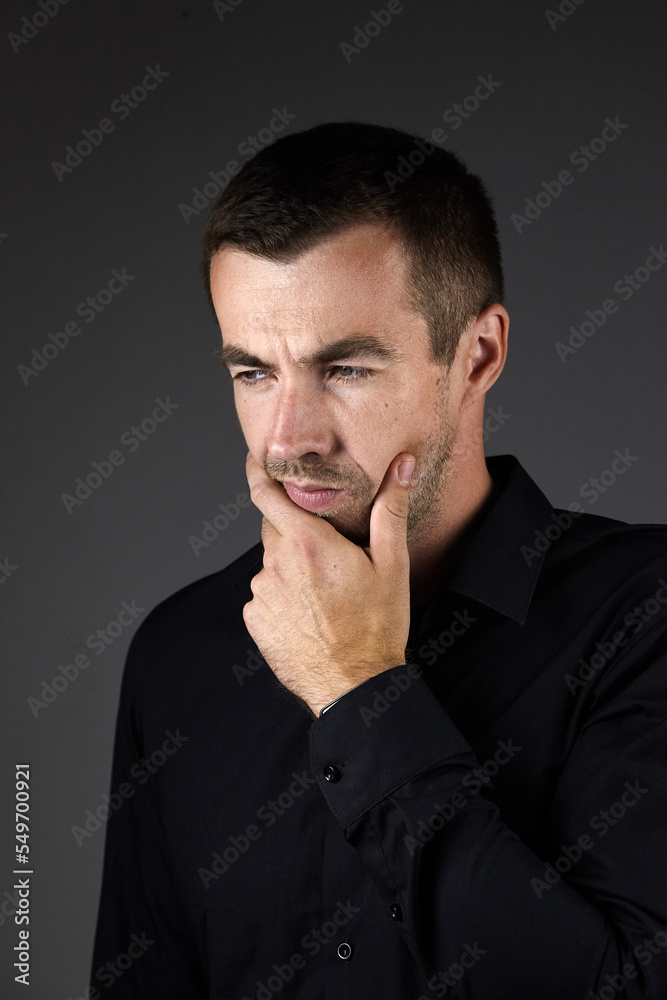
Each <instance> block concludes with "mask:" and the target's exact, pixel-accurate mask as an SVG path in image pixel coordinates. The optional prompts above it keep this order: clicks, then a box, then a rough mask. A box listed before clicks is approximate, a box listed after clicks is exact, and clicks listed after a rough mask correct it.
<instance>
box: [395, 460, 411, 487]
mask: <svg viewBox="0 0 667 1000" xmlns="http://www.w3.org/2000/svg"><path fill="white" fill-rule="evenodd" d="M414 468H415V463H414V462H400V463H399V466H398V479H399V482H401V483H403V485H404V486H407V485H408V484H409V482H410V480H411V479H412V473H413V472H414Z"/></svg>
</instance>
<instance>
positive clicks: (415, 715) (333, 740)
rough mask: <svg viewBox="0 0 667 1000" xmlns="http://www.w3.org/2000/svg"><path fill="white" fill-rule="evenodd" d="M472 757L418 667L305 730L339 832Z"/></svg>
mask: <svg viewBox="0 0 667 1000" xmlns="http://www.w3.org/2000/svg"><path fill="white" fill-rule="evenodd" d="M339 703H340V704H339ZM336 704H338V708H337V711H335V712H327V709H329V708H331V707H332V706H333V705H336ZM325 712H327V714H326V715H325V714H324V713H325ZM472 753H473V751H472V748H471V746H470V744H469V743H468V742H467V740H466V739H465V738H464V737H463V735H462V734H461V732H460V731H459V730H458V729H457V728H456V726H455V725H454V723H453V722H452V720H451V719H450V717H449V715H448V714H447V712H446V711H445V710H444V708H443V707H442V705H441V704H440V702H439V701H438V700H437V698H436V697H435V695H434V694H433V692H432V691H431V689H430V688H429V686H428V685H427V684H426V682H425V681H424V679H423V677H422V669H421V667H419V666H418V665H417V664H410V665H409V666H406V665H405V664H402V665H401V666H398V667H392V668H391V669H390V670H385V671H383V672H382V673H381V674H378V675H377V676H376V677H371V678H369V679H368V680H367V681H364V682H363V683H361V684H360V685H358V686H357V687H356V688H352V689H351V690H350V691H347V692H346V693H345V694H344V695H341V697H340V698H338V699H336V701H334V702H332V703H331V704H330V705H326V706H325V707H324V708H323V709H322V711H321V712H320V715H319V717H318V718H317V719H316V720H315V721H314V722H313V723H312V725H311V727H310V762H311V768H312V771H313V774H314V775H315V777H316V779H317V782H318V784H319V786H320V789H321V791H322V794H323V795H324V798H325V800H326V802H327V804H328V806H329V808H330V809H331V811H332V813H333V814H334V816H335V818H336V819H337V820H338V822H339V823H340V825H341V827H342V828H343V829H345V827H347V826H349V825H350V824H351V823H353V822H354V821H355V820H357V819H359V817H360V816H362V815H363V814H364V813H366V812H368V811H369V810H370V809H372V807H373V806H374V805H376V804H377V803H378V802H380V801H381V800H382V799H384V798H387V796H389V795H391V794H392V792H394V791H396V789H398V788H400V787H401V785H404V784H405V783H406V781H409V780H410V779H411V778H414V777H416V776H417V775H418V774H420V773H421V772H423V771H426V770H428V769H429V768H431V767H433V766H434V765H435V764H437V763H439V762H440V761H442V760H445V759H446V758H447V757H453V756H457V755H459V754H472Z"/></svg>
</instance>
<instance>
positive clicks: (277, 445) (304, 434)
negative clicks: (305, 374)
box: [266, 385, 334, 461]
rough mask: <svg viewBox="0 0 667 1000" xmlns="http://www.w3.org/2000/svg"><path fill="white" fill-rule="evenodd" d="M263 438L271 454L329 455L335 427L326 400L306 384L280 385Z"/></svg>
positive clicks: (278, 456)
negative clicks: (269, 426)
mask: <svg viewBox="0 0 667 1000" xmlns="http://www.w3.org/2000/svg"><path fill="white" fill-rule="evenodd" d="M274 406H275V409H274V411H273V414H272V420H271V428H270V432H269V435H268V438H267V441H266V447H267V454H268V455H269V456H270V457H271V458H276V459H280V460H281V461H290V460H294V459H297V458H301V456H302V455H306V454H308V453H309V452H316V453H317V454H318V455H328V454H329V452H330V451H331V449H332V446H333V442H334V429H333V426H332V423H331V420H330V418H329V414H328V412H327V407H326V404H325V403H324V402H323V401H322V399H321V398H320V397H319V396H318V394H317V393H316V392H314V391H312V390H309V389H308V388H307V387H305V386H296V385H292V386H290V387H288V386H285V385H283V386H281V389H280V393H279V395H278V397H277V399H276V400H275V403H274Z"/></svg>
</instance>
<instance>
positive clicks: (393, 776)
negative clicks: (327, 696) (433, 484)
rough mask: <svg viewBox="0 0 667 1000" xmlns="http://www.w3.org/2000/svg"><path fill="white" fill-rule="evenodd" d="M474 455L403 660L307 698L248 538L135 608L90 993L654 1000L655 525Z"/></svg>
mask: <svg viewBox="0 0 667 1000" xmlns="http://www.w3.org/2000/svg"><path fill="white" fill-rule="evenodd" d="M487 466H488V469H489V472H490V474H491V476H492V478H493V480H494V484H495V487H496V488H495V490H494V494H493V496H492V498H491V500H490V501H489V503H488V505H487V506H486V507H485V509H484V510H483V511H482V513H481V515H480V516H479V517H478V519H477V521H476V523H475V525H474V530H473V531H472V532H470V533H469V536H468V537H467V538H466V542H465V545H464V546H463V547H462V549H461V551H460V552H459V554H458V556H457V558H456V559H455V560H454V562H453V563H452V565H451V568H450V570H449V572H448V573H447V576H446V577H443V578H442V579H441V580H440V582H439V585H438V587H437V588H436V589H435V590H434V591H433V592H432V594H431V599H430V600H429V601H428V602H426V603H425V605H424V606H423V607H422V609H421V611H422V613H421V614H419V613H414V614H413V619H412V623H411V632H410V638H409V641H408V651H407V652H406V661H407V663H406V664H404V665H402V666H397V667H394V668H392V669H391V670H388V671H386V672H385V673H383V674H381V675H379V676H378V677H376V678H372V679H370V680H368V681H366V682H364V683H363V684H361V685H359V686H358V687H356V688H354V689H353V690H352V691H349V692H347V693H346V694H345V695H343V697H342V698H341V699H340V700H338V701H336V702H335V703H333V704H332V706H331V707H330V708H328V709H326V710H325V711H324V712H323V714H321V715H320V717H319V718H317V719H313V718H312V716H311V715H309V713H308V712H307V711H306V709H305V708H304V706H303V705H302V704H301V703H300V702H299V701H298V700H297V699H296V698H295V697H294V696H293V695H292V694H291V693H290V692H289V691H287V689H286V688H284V687H283V686H282V685H281V684H280V683H279V682H278V680H277V679H276V678H275V676H274V674H273V672H272V671H271V669H270V668H269V666H268V664H266V663H265V662H264V661H263V660H262V658H261V656H260V655H259V654H258V650H257V647H256V646H255V644H254V642H253V641H252V640H251V638H250V636H249V634H248V632H247V629H246V628H245V625H244V622H243V618H242V614H241V611H242V608H243V605H244V604H245V603H247V602H248V601H249V600H251V598H252V592H251V590H250V586H249V584H250V580H251V579H252V577H253V576H254V575H255V574H256V573H257V572H259V570H260V568H261V561H262V546H261V543H259V544H257V545H256V546H254V547H253V548H251V549H250V550H249V551H248V552H246V553H245V554H244V555H242V556H241V557H240V558H239V559H237V560H236V561H235V562H233V563H232V564H231V565H230V566H228V567H227V568H226V569H224V570H223V571H222V572H219V573H216V574H214V575H212V576H209V577H206V578H205V579H203V580H200V581H198V582H196V583H193V584H191V585H190V586H188V587H186V588H185V589H183V590H181V591H180V592H179V593H177V594H175V595H173V596H172V597H170V598H169V599H168V600H166V601H164V602H163V603H162V604H160V605H159V606H158V607H157V608H156V609H155V610H154V611H153V612H152V613H151V614H150V616H149V617H148V618H147V620H146V621H145V622H144V623H143V625H142V626H141V627H140V629H139V631H138V632H137V634H136V636H135V638H134V640H133V642H132V645H131V648H130V651H129V654H128V658H127V664H126V669H125V674H124V679H123V685H122V692H121V700H120V708H119V715H118V727H117V735H116V744H115V751H114V764H113V776H112V788H111V792H112V795H111V797H110V800H109V806H110V810H109V811H110V815H109V818H108V823H107V832H106V837H107V840H106V855H105V866H104V877H103V887H102V897H101V904H100V912H99V918H98V926H97V935H96V941H95V953H94V960H93V973H92V980H91V981H92V984H93V986H94V987H95V988H96V990H97V995H98V996H103V997H114V998H115V997H132V998H140V1000H151V998H156V1000H158V998H159V1000H188V998H192V1000H195V998H197V1000H199V998H204V997H207V998H208V997H215V998H225V1000H227V998H229V1000H232V998H234V1000H244V998H246V1000H270V998H271V997H274V996H276V995H278V994H280V996H281V997H290V998H299V1000H317V998H324V997H326V998H332V1000H346V998H350V1000H368V998H378V1000H430V998H434V997H446V996H449V997H463V998H471V1000H591V997H595V998H599V1000H611V998H616V997H618V998H619V1000H620V998H621V997H625V996H626V995H627V1000H640V998H642V1000H649V998H650V1000H665V997H667V822H666V821H667V753H666V751H667V725H666V717H667V715H666V707H667V526H665V525H661V524H656V525H629V524H625V523H624V522H621V521H618V520H612V519H610V518H606V517H600V516H596V515H593V514H590V513H588V512H584V511H583V509H582V507H581V506H580V505H578V504H572V505H570V507H571V509H570V510H564V509H556V510H554V508H553V507H552V506H551V504H550V503H549V501H548V500H547V498H546V497H545V496H544V494H543V493H542V492H541V491H540V490H539V488H538V487H537V486H536V484H535V483H534V482H533V480H532V479H531V478H530V476H528V474H527V473H526V472H525V470H524V469H523V468H522V466H521V465H520V464H519V462H518V461H517V460H516V458H514V457H513V456H510V455H504V456H497V457H494V458H489V459H487ZM418 610H419V609H417V611H418ZM114 796H115V798H114ZM624 989H625V990H626V993H624V992H623V990H624ZM91 996H92V997H93V998H95V997H96V993H95V992H92V991H91Z"/></svg>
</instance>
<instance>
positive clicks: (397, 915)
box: [389, 903, 403, 920]
mask: <svg viewBox="0 0 667 1000" xmlns="http://www.w3.org/2000/svg"><path fill="white" fill-rule="evenodd" d="M389 916H390V917H392V919H393V920H402V919H403V910H402V909H401V908H400V906H399V905H398V903H393V904H392V905H391V906H390V907H389Z"/></svg>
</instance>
